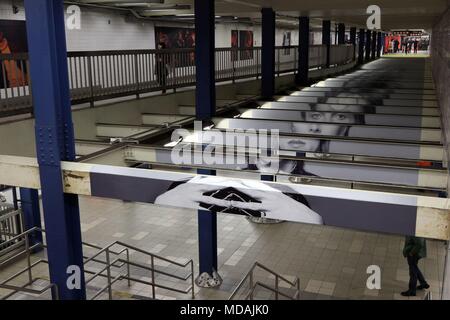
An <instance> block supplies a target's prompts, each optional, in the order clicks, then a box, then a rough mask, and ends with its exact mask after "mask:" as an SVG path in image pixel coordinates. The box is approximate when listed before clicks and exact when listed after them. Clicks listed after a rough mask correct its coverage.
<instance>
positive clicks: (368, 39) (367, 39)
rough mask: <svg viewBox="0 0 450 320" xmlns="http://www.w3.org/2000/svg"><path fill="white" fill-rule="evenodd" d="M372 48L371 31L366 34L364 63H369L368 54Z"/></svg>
mask: <svg viewBox="0 0 450 320" xmlns="http://www.w3.org/2000/svg"><path fill="white" fill-rule="evenodd" d="M371 46H372V31H370V30H367V32H366V61H370V53H371V52H372V51H371Z"/></svg>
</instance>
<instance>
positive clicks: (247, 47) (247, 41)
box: [239, 30, 253, 60]
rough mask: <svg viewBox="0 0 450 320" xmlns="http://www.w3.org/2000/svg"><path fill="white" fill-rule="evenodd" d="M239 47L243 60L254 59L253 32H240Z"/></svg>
mask: <svg viewBox="0 0 450 320" xmlns="http://www.w3.org/2000/svg"><path fill="white" fill-rule="evenodd" d="M239 47H240V48H241V49H242V50H241V51H240V58H241V60H251V59H253V31H250V30H241V31H239Z"/></svg>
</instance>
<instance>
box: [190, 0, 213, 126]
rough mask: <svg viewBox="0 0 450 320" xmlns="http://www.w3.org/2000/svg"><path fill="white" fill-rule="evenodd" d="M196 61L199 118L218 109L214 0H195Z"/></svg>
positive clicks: (204, 117) (203, 117) (207, 116)
mask: <svg viewBox="0 0 450 320" xmlns="http://www.w3.org/2000/svg"><path fill="white" fill-rule="evenodd" d="M195 39H196V40H195V63H196V74H195V75H196V81H197V84H196V86H197V90H196V115H197V120H209V119H211V117H213V116H214V113H215V111H216V80H215V15H214V0H195Z"/></svg>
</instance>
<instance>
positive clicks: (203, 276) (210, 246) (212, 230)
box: [196, 169, 222, 288]
mask: <svg viewBox="0 0 450 320" xmlns="http://www.w3.org/2000/svg"><path fill="white" fill-rule="evenodd" d="M198 174H203V175H208V176H215V175H216V171H215V170H207V169H199V170H198ZM198 250H199V253H198V254H199V276H198V277H197V279H196V284H197V285H198V286H199V287H203V288H211V287H217V286H220V285H221V284H222V278H221V277H220V275H219V274H218V266H217V213H215V212H211V211H207V210H198Z"/></svg>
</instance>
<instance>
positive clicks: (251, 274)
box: [228, 262, 300, 300]
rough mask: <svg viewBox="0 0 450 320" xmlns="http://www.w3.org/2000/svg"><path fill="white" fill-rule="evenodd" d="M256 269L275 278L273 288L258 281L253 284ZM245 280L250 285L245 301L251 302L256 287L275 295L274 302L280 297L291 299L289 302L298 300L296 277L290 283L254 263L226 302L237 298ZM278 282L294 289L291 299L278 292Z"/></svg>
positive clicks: (298, 292) (298, 280) (298, 282)
mask: <svg viewBox="0 0 450 320" xmlns="http://www.w3.org/2000/svg"><path fill="white" fill-rule="evenodd" d="M256 268H260V269H262V270H264V271H266V272H268V273H269V274H271V275H273V276H274V277H275V287H274V288H273V287H270V286H268V285H266V284H264V283H262V282H260V281H256V282H254V271H255V269H256ZM247 280H249V282H250V285H249V290H250V291H249V292H248V293H247V294H246V296H245V300H253V298H254V293H255V290H256V288H257V287H263V288H265V289H267V290H269V291H271V292H273V293H274V294H275V300H278V299H279V296H280V295H281V296H283V297H285V298H288V299H291V300H298V299H300V279H299V278H298V277H296V278H295V281H290V280H288V279H286V278H285V277H283V276H282V275H280V274H278V273H277V272H275V271H273V270H271V269H269V268H267V267H266V266H264V265H262V264H261V263H259V262H255V264H254V265H253V266H252V267H251V268H250V270H249V271H248V272H247V274H246V275H245V277H244V278H243V279H242V280H241V281H240V282H239V284H238V286H237V287H236V289H235V290H234V291H233V293H232V294H231V296H230V297H229V298H228V300H233V299H234V298H235V297H236V296H237V294H238V293H239V291H240V290H241V289H242V288H243V287H244V285H245V283H246V281H247ZM280 280H281V281H283V282H285V283H287V284H288V285H290V286H291V288H295V289H296V291H295V294H294V296H293V297H291V296H288V295H287V294H285V293H283V292H281V291H280V288H279V285H280Z"/></svg>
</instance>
